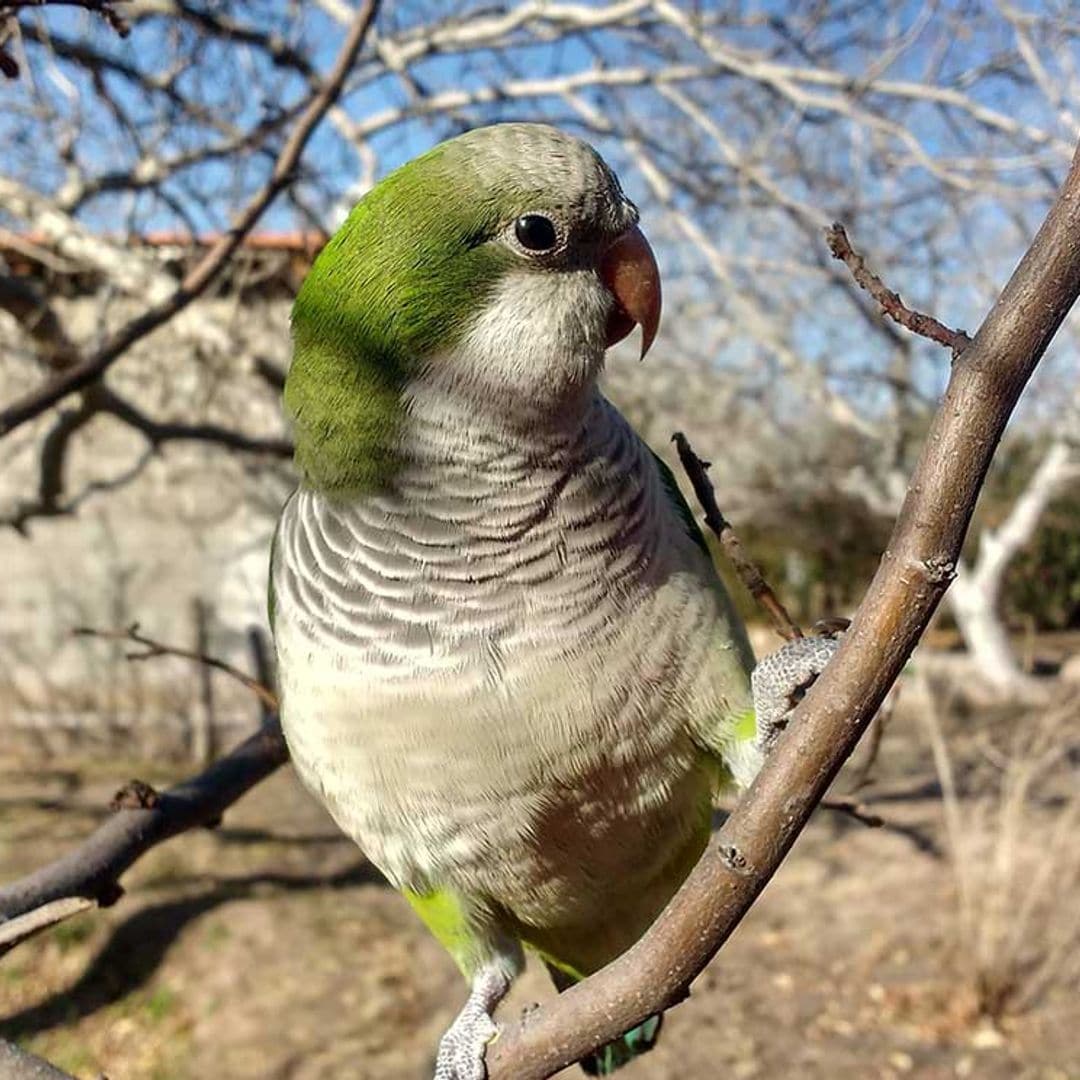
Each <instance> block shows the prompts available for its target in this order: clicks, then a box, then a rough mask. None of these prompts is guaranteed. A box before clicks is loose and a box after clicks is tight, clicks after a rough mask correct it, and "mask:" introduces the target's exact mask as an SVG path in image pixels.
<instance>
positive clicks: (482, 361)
mask: <svg viewBox="0 0 1080 1080" xmlns="http://www.w3.org/2000/svg"><path fill="white" fill-rule="evenodd" d="M610 307H611V297H610V294H609V293H608V291H607V290H606V289H605V288H604V286H603V284H602V283H601V282H600V280H599V278H597V276H596V274H595V273H594V272H593V271H591V270H579V271H570V272H566V271H552V272H538V271H535V270H524V269H523V270H518V271H512V272H510V273H508V274H507V275H506V276H505V277H504V278H503V280H502V281H501V282H500V283H499V285H498V286H497V288H496V291H495V294H494V296H493V298H492V300H491V302H490V303H489V304H488V305H487V306H486V307H485V308H484V309H483V310H482V311H480V313H479V314H478V315H477V316H476V317H475V318H474V319H473V322H472V325H471V327H470V328H469V329H468V330H467V331H466V333H465V335H464V337H463V338H462V339H461V341H460V343H459V344H458V345H457V347H456V348H454V349H453V350H452V351H450V352H447V353H442V354H440V355H438V356H436V357H433V358H432V359H431V361H430V362H429V363H428V364H427V365H426V370H425V372H424V374H423V376H422V377H421V380H420V381H421V382H423V383H425V384H427V385H428V386H433V385H437V386H438V387H439V388H440V389H441V390H443V391H449V392H450V393H452V394H453V395H454V396H462V395H464V396H466V397H468V398H471V399H472V400H474V401H475V402H476V403H477V405H478V406H482V407H490V406H491V405H495V406H497V407H498V408H500V409H505V410H507V411H508V412H509V413H510V414H511V415H513V414H516V413H518V412H520V413H521V414H523V415H525V414H530V415H535V414H536V413H538V412H543V411H547V410H549V409H551V408H557V407H558V406H559V405H560V404H561V403H564V402H567V401H569V400H571V399H574V398H578V397H580V396H581V395H582V393H583V392H585V391H587V390H588V389H590V387H591V385H592V382H593V380H594V379H595V378H596V376H597V375H598V374H599V373H600V370H601V368H602V366H603V362H604V349H605V328H606V324H607V317H608V312H609V310H610Z"/></svg>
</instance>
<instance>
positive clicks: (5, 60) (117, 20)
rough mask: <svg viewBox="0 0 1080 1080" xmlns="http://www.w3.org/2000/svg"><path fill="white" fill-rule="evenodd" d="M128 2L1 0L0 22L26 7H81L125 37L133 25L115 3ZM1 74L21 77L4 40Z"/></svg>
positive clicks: (1, 45) (0, 63)
mask: <svg viewBox="0 0 1080 1080" xmlns="http://www.w3.org/2000/svg"><path fill="white" fill-rule="evenodd" d="M127 2H128V0H0V23H2V21H3V19H4V18H5V17H6V16H13V15H15V13H16V12H17V11H20V10H24V9H26V8H44V7H80V8H84V9H85V10H86V11H92V12H94V13H95V14H97V15H100V16H101V17H102V18H103V19H104V20H105V21H106V22H107V23H108V24H109V25H110V26H111V27H112V28H113V29H114V30H115V31H116V32H117V34H119V35H120V37H122V38H123V37H127V36H128V34H130V33H131V26H130V24H129V23H128V21H127V19H125V18H124V17H123V15H121V14H120V12H119V11H117V10H116V7H115V5H116V4H123V3H127ZM0 74H3V75H5V76H7V78H9V79H17V78H18V77H19V65H18V64H17V63H16V62H15V60H14V58H13V57H12V56H10V55H9V54H8V53H7V52H5V51H4V49H3V43H2V42H0Z"/></svg>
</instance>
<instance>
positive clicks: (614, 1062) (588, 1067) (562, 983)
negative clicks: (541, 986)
mask: <svg viewBox="0 0 1080 1080" xmlns="http://www.w3.org/2000/svg"><path fill="white" fill-rule="evenodd" d="M544 966H545V967H546V968H547V969H548V974H550V975H551V981H552V982H553V983H554V984H555V988H556V989H557V990H558V991H559V993H562V991H563V990H566V989H567V988H568V987H571V986H573V985H574V983H576V982H578V981H579V980H580V979H581V978H582V977H583V976H574V975H571V974H570V973H569V972H567V971H563V970H560V969H559V968H557V967H555V966H554V965H553V964H552V963H551V962H550V961H549V960H546V959H545V962H544ZM663 1022H664V1017H663V1016H662V1015H661V1016H650V1017H649V1019H648V1020H646V1021H645V1022H644V1023H643V1024H638V1026H637V1027H636V1028H631V1029H630V1030H629V1031H628V1032H627V1033H626V1034H625V1035H620V1036H619V1038H617V1039H614V1040H613V1041H612V1042H609V1043H608V1044H607V1045H606V1046H601V1047H600V1049H599V1050H597V1051H596V1052H595V1053H592V1054H590V1055H589V1056H588V1057H587V1058H584V1059H583V1060H582V1061H581V1067H582V1069H584V1070H585V1072H586V1073H587V1074H588V1075H589V1076H610V1075H611V1074H612V1073H613V1072H615V1071H616V1070H617V1069H621V1068H622V1067H623V1066H624V1065H629V1064H630V1062H631V1061H633V1060H634V1058H636V1057H640V1056H641V1055H642V1054H644V1053H647V1052H648V1051H649V1050H651V1049H652V1048H653V1047H654V1046H655V1045H656V1040H657V1039H658V1038H660V1027H661V1025H662V1024H663Z"/></svg>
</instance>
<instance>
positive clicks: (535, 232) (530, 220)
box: [514, 214, 559, 251]
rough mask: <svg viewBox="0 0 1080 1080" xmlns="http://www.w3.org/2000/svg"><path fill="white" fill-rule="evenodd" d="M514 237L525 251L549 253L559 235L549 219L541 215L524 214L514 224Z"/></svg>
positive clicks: (557, 240) (556, 242)
mask: <svg viewBox="0 0 1080 1080" xmlns="http://www.w3.org/2000/svg"><path fill="white" fill-rule="evenodd" d="M514 235H515V236H516V237H517V241H518V243H519V244H520V245H521V246H522V247H523V248H525V249H526V251H551V249H552V248H554V247H555V246H556V245H557V244H558V242H559V234H558V232H557V231H556V229H555V223H554V222H553V221H552V220H551V218H547V217H544V215H543V214H524V215H523V216H521V217H519V218H518V219H517V221H515V222H514Z"/></svg>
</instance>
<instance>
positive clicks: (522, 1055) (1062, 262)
mask: <svg viewBox="0 0 1080 1080" xmlns="http://www.w3.org/2000/svg"><path fill="white" fill-rule="evenodd" d="M1078 293H1080V149H1078V151H1077V153H1076V155H1075V156H1074V158H1073V163H1072V167H1071V169H1070V171H1069V175H1068V178H1067V179H1066V181H1065V184H1064V186H1063V187H1062V188H1061V190H1060V192H1059V194H1058V197H1057V200H1056V201H1055V203H1054V205H1053V206H1052V208H1051V210H1050V212H1049V214H1048V216H1047V218H1046V220H1045V221H1044V223H1043V225H1042V227H1041V228H1040V230H1039V232H1038V235H1037V236H1036V237H1035V239H1034V241H1033V242H1032V244H1031V247H1030V248H1029V249H1028V251H1027V253H1026V254H1025V256H1024V258H1023V259H1022V260H1021V262H1020V265H1019V266H1018V267H1017V268H1016V270H1015V271H1014V273H1013V276H1012V278H1011V279H1010V281H1009V283H1008V285H1007V286H1006V287H1005V290H1004V291H1003V293H1002V294H1001V296H1000V297H999V299H998V301H997V303H996V304H995V305H994V307H993V309H992V310H991V311H990V313H989V315H988V316H987V317H986V319H985V321H984V322H983V324H982V326H981V328H980V329H979V332H978V334H977V335H976V337H975V339H974V340H973V341H972V343H971V344H970V345H969V346H968V347H967V348H966V349H964V351H963V354H962V356H961V357H960V359H959V360H958V361H957V362H956V364H955V365H954V367H953V372H952V377H951V379H950V381H949V386H948V388H947V389H946V392H945V396H944V399H943V400H942V403H941V405H940V407H939V409H938V411H937V413H936V414H935V416H934V418H933V421H932V424H931V426H930V430H929V432H928V434H927V438H926V443H925V446H924V449H923V452H922V456H921V457H920V459H919V462H918V464H917V465H916V468H915V472H914V474H913V476H912V480H911V484H910V486H909V488H908V493H907V497H906V499H905V501H904V506H903V509H902V511H901V513H900V516H899V518H898V520H897V523H896V526H895V528H894V530H893V535H892V537H891V539H890V541H889V544H888V546H887V548H886V551H885V554H884V556H883V557H882V561H881V565H880V566H879V568H878V571H877V573H876V574H875V575H874V579H873V581H872V582H871V583H870V587H869V589H868V590H867V593H866V596H865V598H864V600H863V602H862V604H861V605H860V607H859V610H858V612H857V613H856V615H855V619H854V621H853V623H852V626H851V629H850V630H849V631H848V632H847V634H845V636H844V639H843V641H842V643H841V645H840V649H839V652H838V653H837V655H836V658H835V659H834V661H833V662H832V663H831V664H830V665H829V667H828V668H827V669H826V671H825V672H824V674H823V675H822V676H821V678H820V679H818V681H817V682H816V683H815V685H814V686H813V687H812V688H811V690H810V691H809V693H808V694H807V696H806V697H805V698H804V699H803V701H802V702H801V703H800V705H799V706H798V707H797V709H796V710H795V712H794V713H793V715H792V720H791V723H790V724H789V725H788V727H787V730H786V732H785V734H784V735H783V736H782V737H781V739H780V742H779V744H778V745H777V747H776V749H775V751H774V752H773V753H772V754H771V755H770V757H769V759H768V760H767V761H766V763H765V767H764V768H763V769H762V771H761V774H760V775H759V776H758V778H757V780H756V781H755V782H754V784H753V785H752V786H751V788H750V789H749V791H747V792H746V794H745V795H744V796H743V798H742V799H741V800H740V802H739V804H738V805H737V806H736V808H735V810H734V812H733V813H732V814H731V816H730V817H729V818H728V820H727V821H726V822H725V823H724V825H723V826H722V827H721V829H720V830H719V832H718V833H717V834H716V835H715V836H714V837H713V839H712V840H711V841H710V843H709V846H708V848H707V849H706V851H705V854H704V855H703V856H702V858H701V861H700V862H699V863H698V865H697V866H696V867H695V869H694V871H693V872H692V873H691V875H690V877H689V878H688V879H687V881H686V882H685V883H684V884H683V886H682V888H681V889H680V890H679V892H678V893H677V894H676V895H675V897H674V899H673V900H672V901H671V903H669V904H668V906H667V908H666V909H665V910H664V911H663V912H662V913H661V915H660V916H659V918H658V919H657V921H656V922H655V923H654V924H653V926H652V927H651V928H650V929H649V931H648V932H647V933H646V934H645V936H644V937H643V938H642V939H641V940H640V941H639V942H638V943H637V944H636V945H634V946H633V948H631V949H630V950H629V951H628V952H627V953H625V954H624V955H623V956H621V957H619V959H617V960H615V961H614V962H613V963H611V964H609V965H608V966H607V967H606V968H604V969H603V971H601V972H599V973H597V974H596V975H594V976H592V977H591V978H589V979H586V980H585V981H584V982H582V983H579V984H578V985H577V986H574V987H572V988H571V989H569V990H567V991H566V992H565V993H564V994H561V995H560V996H559V997H558V998H556V999H554V1000H553V1001H551V1002H549V1003H548V1004H545V1005H544V1006H542V1007H541V1008H540V1009H537V1010H536V1011H534V1012H532V1013H530V1014H529V1015H528V1016H527V1017H525V1018H524V1019H523V1020H520V1021H518V1022H516V1023H511V1024H507V1025H506V1026H505V1027H504V1028H503V1030H502V1033H501V1034H500V1036H499V1038H498V1039H497V1040H496V1041H495V1042H494V1043H492V1044H491V1048H490V1052H489V1054H488V1075H489V1077H490V1078H491V1080H509V1078H511V1077H513V1078H514V1080H542V1078H544V1077H548V1076H551V1075H552V1074H553V1073H555V1072H557V1071H558V1070H559V1069H561V1068H564V1067H565V1066H567V1065H569V1064H571V1063H572V1062H575V1061H578V1060H580V1059H581V1058H582V1057H583V1056H584V1055H586V1054H588V1053H589V1052H591V1051H592V1050H594V1049H596V1048H597V1047H598V1046H600V1045H602V1044H603V1043H605V1042H607V1041H609V1040H611V1039H613V1038H615V1037H617V1036H618V1035H619V1034H621V1033H622V1032H625V1031H628V1030H629V1029H630V1028H632V1027H634V1026H635V1025H636V1024H639V1023H641V1022H642V1021H643V1020H645V1019H646V1018H647V1017H648V1016H651V1015H653V1014H654V1013H657V1012H660V1011H661V1010H663V1009H665V1008H668V1007H670V1006H671V1005H674V1004H675V1003H676V1002H678V1001H680V1000H682V999H683V998H684V997H685V996H686V995H687V993H688V992H689V987H690V984H691V982H692V981H693V980H694V978H695V977H696V976H697V975H698V974H699V973H700V972H701V970H702V969H703V968H704V967H705V965H706V964H707V963H708V962H709V960H710V959H711V958H712V957H713V956H714V955H715V954H716V952H717V951H718V950H719V948H720V947H721V946H722V945H723V944H724V942H725V941H726V940H727V938H728V937H729V936H730V934H731V932H732V931H733V930H734V929H735V927H736V926H737V925H738V924H739V922H740V920H741V919H742V917H743V916H744V915H745V914H746V912H747V911H748V910H749V909H750V906H751V905H752V904H753V902H754V900H755V899H756V898H757V896H758V895H759V894H760V892H761V890H762V889H764V887H765V885H766V884H767V883H768V881H769V879H770V878H771V877H772V875H773V874H774V873H775V872H776V870H777V868H778V867H779V866H780V863H781V862H782V861H783V859H784V856H785V855H786V854H787V852H788V851H789V850H790V848H791V845H792V844H793V843H794V842H795V839H796V837H797V836H798V834H799V833H800V832H801V831H802V829H803V827H804V826H805V825H806V822H807V821H808V820H809V818H810V815H811V813H812V812H813V810H814V808H815V807H816V806H817V804H818V802H819V801H820V800H821V798H822V796H823V795H824V794H825V791H826V790H827V788H828V786H829V784H830V783H831V781H832V779H833V777H834V776H835V775H836V773H837V771H838V770H839V768H840V766H841V765H842V764H843V763H844V761H845V760H846V758H847V757H848V756H849V755H850V753H851V752H852V750H853V749H854V747H855V745H856V743H857V742H858V739H859V737H860V735H861V734H862V733H863V731H864V730H865V728H866V726H867V725H868V724H869V723H870V720H871V719H872V718H873V716H874V713H875V712H876V711H877V709H878V707H879V706H880V705H881V703H882V701H883V700H884V698H885V695H886V693H887V692H888V690H889V688H890V687H891V686H892V684H893V682H894V681H895V680H896V678H897V676H898V675H899V673H900V671H901V669H902V668H903V666H904V664H905V663H906V661H907V658H908V657H909V656H910V655H911V652H912V650H913V649H914V648H915V645H916V644H917V642H918V640H919V638H920V636H921V635H922V632H923V630H924V629H925V628H926V625H927V623H928V622H929V620H930V617H931V615H932V614H933V613H934V610H935V609H936V607H937V605H938V603H939V601H940V600H941V597H942V595H943V593H944V591H945V589H946V588H947V587H948V584H949V581H950V580H951V578H952V574H953V567H954V566H955V565H956V560H957V559H958V558H959V555H960V550H961V547H962V545H963V541H964V536H965V534H966V532H967V528H968V525H969V523H970V521H971V516H972V513H973V512H974V508H975V503H976V500H977V498H978V495H979V491H980V488H981V487H982V483H983V480H984V478H985V476H986V470H987V468H988V467H989V465H990V461H991V458H992V457H993V453H994V450H995V448H996V447H997V444H998V442H999V440H1000V438H1001V435H1002V433H1003V431H1004V429H1005V425H1006V422H1007V421H1008V419H1009V416H1010V414H1011V413H1012V410H1013V408H1014V407H1015V405H1016V402H1017V400H1018V398H1019V396H1020V393H1021V392H1022V390H1023V389H1024V387H1025V385H1026V384H1027V382H1028V380H1029V379H1030V377H1031V375H1032V372H1033V371H1034V370H1035V366H1036V365H1037V363H1038V362H1039V360H1040V358H1041V357H1042V355H1043V353H1044V352H1045V350H1046V347H1047V345H1049V343H1050V340H1051V338H1052V337H1053V335H1054V334H1055V332H1056V331H1057V328H1058V326H1059V325H1060V324H1061V321H1062V319H1063V318H1064V317H1065V314H1066V312H1067V311H1068V310H1069V308H1070V307H1071V306H1072V304H1073V303H1074V302H1075V300H1076V297H1077V294H1078Z"/></svg>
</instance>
